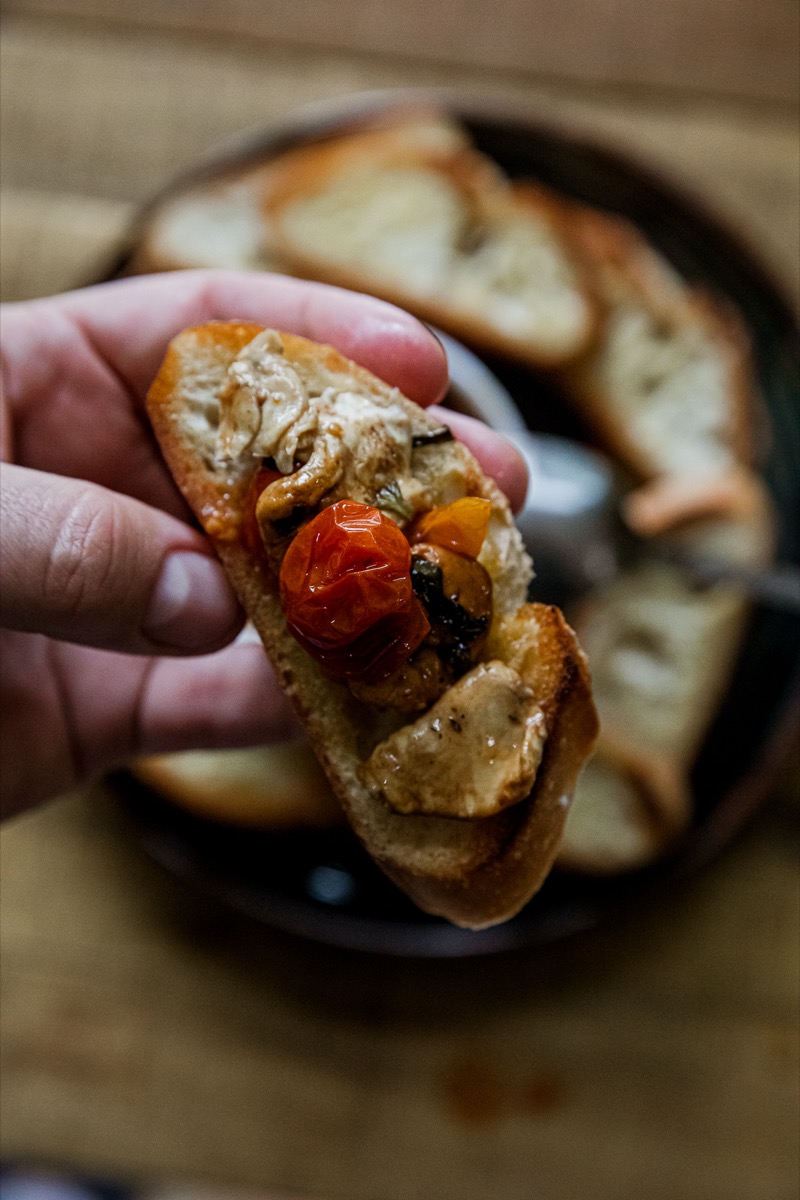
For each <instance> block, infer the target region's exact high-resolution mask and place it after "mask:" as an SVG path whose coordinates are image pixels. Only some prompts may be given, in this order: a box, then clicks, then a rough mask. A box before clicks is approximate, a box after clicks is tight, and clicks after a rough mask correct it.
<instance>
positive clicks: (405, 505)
mask: <svg viewBox="0 0 800 1200" xmlns="http://www.w3.org/2000/svg"><path fill="white" fill-rule="evenodd" d="M375 507H376V508H379V509H380V510H381V512H385V513H388V514H389V515H390V516H393V517H394V518H395V519H396V520H397V522H398V524H404V523H405V522H406V521H410V520H411V518H412V517H413V515H414V506H413V505H412V504H410V503H409V501H408V500H406V499H405V498H404V496H403V493H402V491H401V490H400V484H399V483H398V482H397V480H396V479H393V480H392V482H391V483H387V484H386V486H385V487H382V488H381V490H380V491H379V492H378V494H377V496H376V497H375Z"/></svg>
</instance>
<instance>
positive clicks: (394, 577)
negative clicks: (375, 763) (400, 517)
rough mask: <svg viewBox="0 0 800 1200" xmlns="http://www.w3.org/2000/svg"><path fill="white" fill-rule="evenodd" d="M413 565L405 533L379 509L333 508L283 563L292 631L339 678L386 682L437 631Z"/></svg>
mask: <svg viewBox="0 0 800 1200" xmlns="http://www.w3.org/2000/svg"><path fill="white" fill-rule="evenodd" d="M410 567H411V549H410V547H409V544H408V542H407V540H406V538H405V536H404V534H403V533H401V531H400V529H399V528H398V527H397V525H395V523H394V522H393V521H392V520H390V519H389V518H388V517H385V516H384V515H383V513H381V512H379V511H378V509H377V508H372V507H371V506H370V505H368V504H359V503H358V502H357V501H355V500H339V501H337V503H335V504H331V505H330V506H329V507H328V508H324V509H323V510H322V511H321V512H320V513H318V514H317V515H316V516H315V517H314V518H313V519H312V520H311V521H309V522H308V523H307V524H306V525H303V526H302V527H301V529H300V530H299V532H298V533H297V535H296V536H295V538H294V540H293V541H292V542H291V544H290V546H289V548H288V550H287V551H286V554H285V555H284V558H283V563H282V564H281V570H280V580H279V583H280V597H281V605H282V607H283V612H284V615H285V617H286V623H287V626H288V628H289V631H290V632H291V633H292V635H293V636H294V637H295V638H296V639H297V641H298V642H299V643H300V645H301V646H302V647H303V648H304V649H305V650H306V651H307V652H308V653H309V654H310V655H311V656H312V658H315V659H316V660H317V662H319V663H320V665H321V666H322V667H323V668H324V669H325V670H326V671H327V672H328V674H330V675H333V676H334V677H335V678H338V679H356V680H361V681H370V682H374V681H377V680H378V679H381V678H385V677H386V676H387V675H390V674H391V673H392V672H393V671H396V670H397V668H398V667H399V666H400V665H401V664H402V663H404V662H405V661H406V660H407V659H408V658H409V656H410V655H411V654H412V653H413V652H414V650H416V649H417V647H418V646H419V645H420V643H421V642H422V641H423V639H424V638H425V636H426V635H427V633H428V631H429V629H430V625H429V623H428V619H427V617H426V616H425V612H424V609H423V608H422V605H421V604H420V602H419V601H418V600H417V598H416V596H415V595H414V591H413V588H412V586H411V574H410Z"/></svg>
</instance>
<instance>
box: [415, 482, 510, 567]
mask: <svg viewBox="0 0 800 1200" xmlns="http://www.w3.org/2000/svg"><path fill="white" fill-rule="evenodd" d="M491 512H492V505H491V501H489V500H484V499H483V498H482V497H480V496H462V498H461V499H460V500H453V502H452V503H451V504H442V505H441V506H440V507H438V508H432V509H431V510H430V512H426V513H424V514H423V515H422V516H421V517H420V518H419V519H418V520H417V521H415V522H414V527H413V529H411V530H410V531H409V540H410V541H411V542H434V543H435V544H436V545H437V546H446V547H447V548H448V549H449V550H455V551H456V553H457V554H468V555H470V556H471V557H472V558H477V557H478V555H479V554H480V552H481V546H482V545H483V542H484V539H485V537H486V531H487V529H488V528H489V517H490V516H491Z"/></svg>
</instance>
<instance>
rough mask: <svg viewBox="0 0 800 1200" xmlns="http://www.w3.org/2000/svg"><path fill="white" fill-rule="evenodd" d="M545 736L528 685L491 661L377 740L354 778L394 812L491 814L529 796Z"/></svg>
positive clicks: (540, 713) (467, 815)
mask: <svg viewBox="0 0 800 1200" xmlns="http://www.w3.org/2000/svg"><path fill="white" fill-rule="evenodd" d="M546 736H547V731H546V729H545V723H544V716H543V714H542V711H541V709H540V708H539V706H538V704H537V703H536V701H535V700H534V698H533V693H532V692H531V690H530V689H529V688H527V687H525V685H524V684H523V682H522V680H521V679H520V677H519V675H518V674H517V672H516V671H514V670H512V668H511V667H508V666H506V665H505V664H504V663H502V662H499V661H493V662H489V663H485V664H481V665H480V666H477V667H475V668H474V670H472V671H470V673H469V674H468V675H464V676H463V677H462V678H461V679H460V680H458V682H457V683H455V684H453V686H452V687H451V688H450V689H449V690H448V691H447V692H445V694H444V695H443V696H442V697H441V698H440V699H439V700H438V701H437V702H436V704H434V705H433V707H432V708H431V709H429V710H428V712H426V713H425V715H424V716H422V717H420V718H418V720H416V721H415V722H414V723H413V724H411V725H406V726H404V727H403V728H401V729H398V730H397V731H396V732H395V733H393V734H391V735H390V736H389V737H387V738H386V739H385V740H384V741H383V742H381V743H379V745H378V746H377V747H376V748H375V750H373V752H372V754H371V755H370V757H369V758H368V759H367V761H366V762H365V763H363V764H362V766H361V767H360V768H359V775H360V777H361V779H362V781H363V782H364V784H365V785H366V786H367V787H368V788H369V790H370V792H371V793H372V795H373V796H375V797H376V798H377V799H380V800H382V801H383V803H385V804H386V805H388V807H389V808H391V809H393V810H394V811H395V812H397V813H403V814H412V813H419V814H425V815H428V816H439V817H459V818H463V819H468V818H474V817H490V816H493V815H494V814H495V813H498V812H500V811H501V810H502V809H504V808H508V807H510V805H512V804H517V803H518V802H519V801H520V800H524V799H525V797H526V796H527V795H529V793H530V790H531V787H532V786H533V781H534V779H535V777H536V771H537V769H538V767H539V763H540V762H541V758H542V752H543V748H544V742H545V738H546Z"/></svg>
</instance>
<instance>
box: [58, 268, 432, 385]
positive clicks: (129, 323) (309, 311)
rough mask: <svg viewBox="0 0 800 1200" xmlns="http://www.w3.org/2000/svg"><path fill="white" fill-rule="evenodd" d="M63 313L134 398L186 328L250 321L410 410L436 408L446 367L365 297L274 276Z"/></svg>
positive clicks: (402, 317)
mask: <svg viewBox="0 0 800 1200" xmlns="http://www.w3.org/2000/svg"><path fill="white" fill-rule="evenodd" d="M63 299H64V307H65V311H66V312H67V313H68V314H69V315H70V316H71V318H72V319H73V320H74V321H75V322H76V323H77V324H78V325H79V326H80V328H81V330H82V331H83V332H84V334H86V336H87V337H88V338H89V339H90V341H91V342H92V344H93V345H94V346H95V348H96V349H97V351H98V352H99V353H100V354H101V355H102V356H103V357H104V358H105V359H106V361H108V362H110V363H113V365H114V368H115V370H116V371H117V372H118V373H119V374H120V375H121V376H122V378H123V379H124V380H125V382H126V384H127V385H128V387H129V388H130V389H131V390H132V391H133V392H134V393H135V394H136V395H137V396H140V397H141V396H143V395H144V393H145V392H146V390H147V388H148V387H149V385H150V383H151V382H152V380H153V377H154V376H155V374H156V372H157V370H158V368H159V366H160V364H161V360H162V359H163V357H164V352H165V349H166V346H167V343H168V342H169V341H170V340H171V338H173V337H174V336H175V334H177V333H179V332H180V331H181V330H182V329H185V328H186V327H187V326H190V325H199V324H202V323H203V322H204V321H213V320H244V321H254V322H257V323H258V324H261V325H266V326H273V327H275V328H276V329H282V330H285V331H286V332H287V333H297V334H300V335H301V336H303V337H307V338H310V339H311V340H312V341H316V342H327V343H329V344H330V345H332V346H335V347H336V349H337V350H340V351H341V352H342V353H343V354H345V355H347V357H348V358H352V359H354V360H355V361H356V362H358V363H360V364H361V365H362V366H364V367H366V368H367V369H368V370H370V371H372V372H373V373H374V374H375V375H378V376H380V378H381V379H384V380H385V381H386V382H387V383H390V384H392V385H394V386H395V387H398V388H400V390H401V391H402V392H404V393H405V394H406V395H407V396H408V397H409V398H410V399H412V400H415V401H416V402H417V403H418V404H422V405H428V404H432V403H434V402H435V401H437V400H439V399H441V397H442V395H443V394H444V392H445V390H446V387H447V361H446V356H445V353H444V350H443V349H442V347H441V345H440V343H439V342H438V340H437V339H436V338H435V337H434V336H433V334H432V333H430V331H429V330H428V329H426V327H425V326H424V325H423V324H422V323H421V322H419V321H418V320H417V319H416V318H415V317H412V316H410V314H408V313H406V312H403V311H402V310H401V309H398V308H395V307H394V306H393V305H391V304H387V303H385V302H384V301H382V300H376V299H374V298H373V297H372V296H365V295H361V294H360V293H357V292H348V291H345V290H343V289H342V288H336V287H331V286H329V285H327V284H322V283H310V282H307V281H305V280H301V279H291V278H288V277H286V276H283V275H270V274H266V273H263V272H248V271H180V272H176V273H173V274H169V275H153V276H143V277H140V278H136V279H126V280H120V281H117V282H114V283H109V284H101V285H98V286H97V287H94V288H86V289H84V290H83V291H80V292H74V293H72V294H71V295H69V296H66V297H64V298H63Z"/></svg>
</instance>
